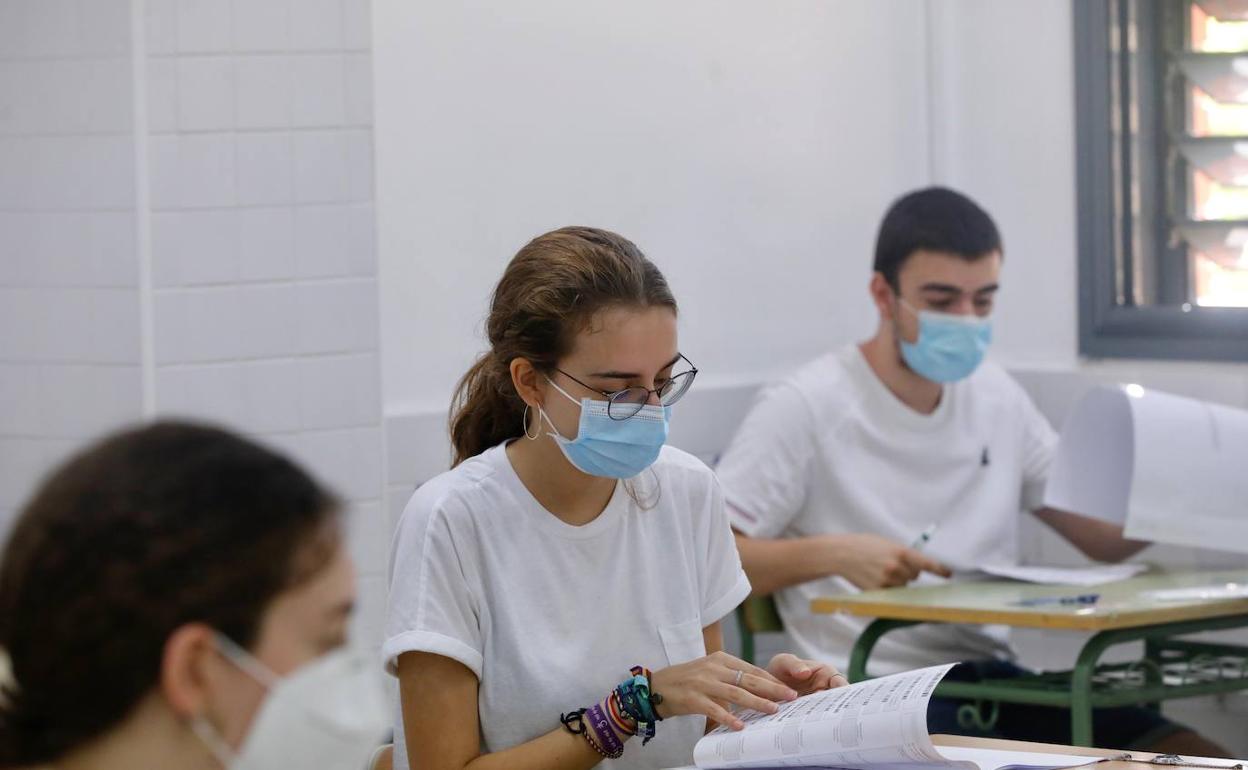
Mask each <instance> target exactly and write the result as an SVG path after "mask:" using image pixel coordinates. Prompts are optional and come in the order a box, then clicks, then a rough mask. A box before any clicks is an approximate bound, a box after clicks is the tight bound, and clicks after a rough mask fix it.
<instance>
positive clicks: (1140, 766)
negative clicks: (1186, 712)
mask: <svg viewBox="0 0 1248 770" xmlns="http://www.w3.org/2000/svg"><path fill="white" fill-rule="evenodd" d="M932 743H934V744H936V745H937V746H961V747H965V748H972V749H994V750H996V751H1032V752H1036V753H1037V754H1066V755H1071V756H1082V757H1112V756H1115V755H1117V754H1122V753H1123V752H1122V751H1120V750H1112V749H1089V748H1085V747H1083V746H1060V745H1057V744H1053V743H1027V742H1026V741H1005V740H999V739H996V738H966V737H963V736H961V735H933V736H932ZM1131 756H1132V757H1138V758H1140V759H1143V760H1148V759H1152V758H1153V757H1155V756H1157V755H1156V754H1152V753H1150V752H1147V751H1132V752H1131ZM1217 762H1218V763H1219V764H1220V763H1226V764H1227V765H1230V764H1232V763H1233V762H1235V760H1231V759H1219V760H1217ZM1096 768H1097V770H1148V769H1149V768H1151V770H1157V765H1152V764H1148V763H1147V762H1106V763H1104V764H1098V765H1096Z"/></svg>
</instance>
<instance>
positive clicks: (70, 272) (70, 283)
mask: <svg viewBox="0 0 1248 770" xmlns="http://www.w3.org/2000/svg"><path fill="white" fill-rule="evenodd" d="M128 18H129V16H128V3H127V2H126V1H125V0H98V1H93V2H89V3H88V2H68V1H66V0H46V2H45V1H44V0H25V1H24V2H12V1H10V2H6V3H0V535H2V533H3V532H4V531H6V530H7V527H8V524H9V523H10V522H11V520H12V516H13V513H14V512H15V510H16V509H17V508H18V506H20V505H21V503H22V502H23V501H24V500H25V499H26V497H27V496H28V495H29V494H30V492H31V489H32V487H33V485H34V484H35V483H36V482H37V480H38V479H39V477H40V476H41V475H42V474H43V473H44V472H45V471H46V470H47V468H48V467H49V465H50V464H51V463H53V462H54V461H55V460H56V459H58V458H59V457H61V456H62V455H63V454H64V453H65V452H67V451H68V450H69V449H70V448H72V447H74V446H76V445H77V444H78V443H80V442H81V441H82V440H83V439H84V438H86V437H89V436H93V435H96V434H98V433H99V432H100V431H102V430H105V429H107V428H109V427H111V426H114V425H116V424H118V423H120V422H124V421H127V420H131V419H134V418H136V417H138V416H139V414H140V411H141V397H140V356H139V309H138V308H139V306H138V275H139V274H138V262H137V259H136V248H135V220H136V217H135V209H134V204H135V198H134V190H135V172H134V163H133V161H134V141H133V135H132V131H131V127H132V123H131V117H130V116H131V108H130V106H131V104H132V102H133V94H134V90H133V87H132V83H131V71H130V66H131V65H130V57H129V34H128V32H129V24H128Z"/></svg>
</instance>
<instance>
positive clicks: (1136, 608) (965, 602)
mask: <svg viewBox="0 0 1248 770" xmlns="http://www.w3.org/2000/svg"><path fill="white" fill-rule="evenodd" d="M1228 584H1235V585H1240V586H1248V570H1221V571H1217V572H1171V573H1164V572H1156V573H1150V574H1147V575H1142V576H1140V577H1134V578H1131V579H1129V580H1120V581H1118V582H1115V583H1106V584H1104V585H1099V586H1092V587H1083V586H1060V585H1037V584H1034V583H1020V582H1016V581H1008V580H982V581H981V580H973V581H967V582H953V583H948V584H946V585H939V586H922V587H913V588H892V589H885V590H881V591H867V592H864V593H860V594H846V595H844V596H829V597H824V598H820V599H815V600H813V601H812V602H811V610H812V611H813V612H815V613H834V612H846V613H849V614H851V615H860V616H865V617H873V618H888V619H892V620H917V621H928V622H941V623H1002V624H1005V625H1009V626H1018V627H1026V628H1051V629H1066V630H1072V631H1104V630H1108V629H1115V628H1135V627H1138V626H1147V625H1155V624H1158V623H1173V622H1178V621H1184V620H1205V619H1208V618H1219V617H1226V616H1229V615H1245V614H1248V597H1246V598H1229V599H1228V598H1207V599H1183V600H1181V601H1161V600H1158V599H1156V598H1152V597H1149V596H1147V595H1146V592H1148V591H1157V590H1165V589H1174V588H1197V587H1205V586H1218V587H1222V586H1226V585H1228ZM1080 594H1100V600H1099V601H1098V602H1097V603H1096V604H1091V605H1078V604H1043V605H1039V606H1031V607H1026V606H1018V605H1017V604H1016V602H1018V601H1021V600H1025V599H1035V598H1039V597H1051V596H1078V595H1080Z"/></svg>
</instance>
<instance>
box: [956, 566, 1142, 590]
mask: <svg viewBox="0 0 1248 770" xmlns="http://www.w3.org/2000/svg"><path fill="white" fill-rule="evenodd" d="M1147 569H1148V565H1147V564H1098V565H1096V566H1094V567H1036V566H1011V565H1008V564H990V565H986V566H983V567H980V568H979V569H978V570H976V571H977V572H981V573H983V574H985V575H990V576H992V577H1003V578H1009V579H1010V580H1020V581H1022V582H1024V583H1047V584H1053V585H1064V586H1099V585H1102V584H1104V583H1112V582H1114V581H1116V580H1126V579H1127V578H1131V577H1135V576H1136V575H1138V574H1140V573H1141V572H1144V571H1145V570H1147Z"/></svg>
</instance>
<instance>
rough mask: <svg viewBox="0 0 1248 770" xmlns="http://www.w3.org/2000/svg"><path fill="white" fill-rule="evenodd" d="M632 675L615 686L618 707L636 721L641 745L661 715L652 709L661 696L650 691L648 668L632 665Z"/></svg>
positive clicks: (651, 732)
mask: <svg viewBox="0 0 1248 770" xmlns="http://www.w3.org/2000/svg"><path fill="white" fill-rule="evenodd" d="M631 673H632V677H631V678H629V679H625V680H624V681H623V682H621V683H620V684H619V686H618V687H616V688H615V694H616V696H617V698H618V699H619V705H620V709H621V710H622V711H623V712H624V713H625V714H626V715H628V716H629V717H632V719H633V720H634V721H635V722H636V723H637V732H638V734H640V735H641V736H642V737H641V745H643V746H644V745H646V744H647V743H649V742H650V739H651V738H653V737H654V734H655V723H656V722H659V721H661V720H662V717H660V716H659V715H658V713H657V712H656V711H655V709H654V704H655V702H656V697H655V696H657V702H659V703H662V702H663V697H662V696H661V695H658V693H653V694H652V693H651V692H650V676H651V675H650V670H649V669H647V668H644V667H642V666H633V668H632V672H631Z"/></svg>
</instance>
